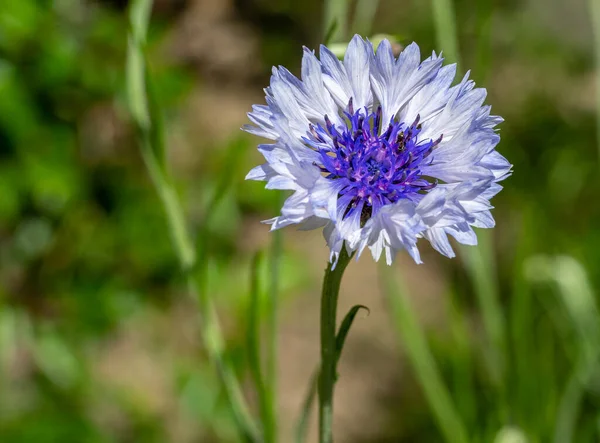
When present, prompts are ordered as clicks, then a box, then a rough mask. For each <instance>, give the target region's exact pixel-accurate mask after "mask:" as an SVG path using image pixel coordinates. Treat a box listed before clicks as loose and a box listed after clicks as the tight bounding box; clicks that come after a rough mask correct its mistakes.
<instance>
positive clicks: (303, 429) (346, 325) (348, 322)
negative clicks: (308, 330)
mask: <svg viewBox="0 0 600 443" xmlns="http://www.w3.org/2000/svg"><path fill="white" fill-rule="evenodd" d="M361 309H364V310H365V311H367V314H370V313H371V311H370V310H369V308H367V307H366V306H363V305H354V306H352V308H351V309H350V310H349V311H348V313H347V314H346V316H345V317H344V320H343V321H342V324H341V325H340V329H339V330H338V333H337V335H336V337H335V354H336V357H335V362H336V366H337V363H338V362H339V360H340V356H341V355H342V349H343V347H344V342H345V341H346V337H347V336H348V332H350V328H351V327H352V323H354V319H355V318H356V314H358V311H360V310H361ZM318 382H319V370H318V369H317V370H315V372H314V373H313V375H312V377H311V379H310V383H309V385H308V391H307V393H306V396H305V397H304V402H303V403H302V411H301V412H300V418H299V419H298V424H297V425H296V433H295V434H296V438H295V441H296V443H302V442H304V441H306V433H307V431H308V418H309V417H310V414H311V412H312V406H313V404H314V401H315V397H316V396H317V386H318Z"/></svg>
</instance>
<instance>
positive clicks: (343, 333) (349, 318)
mask: <svg viewBox="0 0 600 443" xmlns="http://www.w3.org/2000/svg"><path fill="white" fill-rule="evenodd" d="M361 309H364V310H365V311H367V315H368V314H370V313H371V311H370V310H369V308H367V307H366V306H363V305H354V306H352V308H351V309H350V310H349V311H348V313H347V314H346V316H345V317H344V320H343V321H342V324H341V325H340V329H339V331H338V333H337V335H336V337H335V354H336V357H335V359H336V366H337V363H338V362H339V360H340V357H341V355H342V349H343V347H344V342H345V341H346V337H347V336H348V332H350V328H351V327H352V323H353V322H354V319H355V318H356V314H358V311H360V310H361Z"/></svg>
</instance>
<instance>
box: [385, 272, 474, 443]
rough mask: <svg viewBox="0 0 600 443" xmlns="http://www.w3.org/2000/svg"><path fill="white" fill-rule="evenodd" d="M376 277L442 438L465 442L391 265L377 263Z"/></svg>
mask: <svg viewBox="0 0 600 443" xmlns="http://www.w3.org/2000/svg"><path fill="white" fill-rule="evenodd" d="M395 273H396V274H397V272H395ZM380 279H381V287H382V291H383V293H384V295H385V297H386V300H387V302H388V303H389V305H390V308H391V314H392V323H393V324H394V326H395V328H396V330H397V332H398V334H399V335H400V337H401V339H402V342H403V343H404V345H405V347H406V354H407V357H408V359H409V360H410V363H411V365H412V367H413V371H414V374H415V376H416V377H417V379H418V381H419V383H420V385H421V387H422V389H423V392H424V394H425V397H426V399H427V402H428V403H429V406H430V407H431V409H432V411H433V414H434V416H435V419H436V421H437V423H438V426H439V428H440V430H441V431H442V434H443V435H444V437H445V440H446V441H447V442H449V443H463V442H467V441H468V437H467V431H466V428H465V426H464V424H463V422H462V419H461V417H460V415H459V414H458V411H457V410H456V407H455V406H454V404H453V402H452V398H451V396H450V392H449V391H448V388H447V387H446V385H445V384H444V381H443V380H442V376H441V374H440V372H439V369H438V367H437V364H436V362H435V360H434V358H433V355H432V353H431V350H430V349H429V345H428V343H427V340H426V338H425V333H424V332H423V330H422V328H421V326H420V325H419V321H418V320H417V316H416V314H415V312H414V311H413V309H412V306H411V304H410V300H409V299H408V296H407V292H406V291H405V290H404V289H402V288H401V289H397V287H396V286H397V282H396V281H394V280H392V275H391V268H390V269H387V267H381V268H380Z"/></svg>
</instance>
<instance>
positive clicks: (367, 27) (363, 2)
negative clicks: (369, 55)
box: [352, 0, 379, 36]
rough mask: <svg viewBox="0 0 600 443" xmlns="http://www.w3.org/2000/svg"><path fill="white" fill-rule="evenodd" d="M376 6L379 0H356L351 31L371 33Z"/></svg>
mask: <svg viewBox="0 0 600 443" xmlns="http://www.w3.org/2000/svg"><path fill="white" fill-rule="evenodd" d="M378 6H379V0H358V1H357V3H356V9H355V10H354V20H353V22H352V32H356V33H357V34H360V35H363V36H367V35H369V34H371V31H372V28H373V19H374V18H375V13H376V12H377V7H378Z"/></svg>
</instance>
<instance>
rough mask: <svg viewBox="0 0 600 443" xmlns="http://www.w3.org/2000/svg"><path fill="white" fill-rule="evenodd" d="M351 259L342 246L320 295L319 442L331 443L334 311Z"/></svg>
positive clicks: (328, 271)
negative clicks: (343, 276)
mask: <svg viewBox="0 0 600 443" xmlns="http://www.w3.org/2000/svg"><path fill="white" fill-rule="evenodd" d="M350 259H351V256H350V255H348V253H347V252H346V248H345V247H344V246H342V250H341V252H340V256H339V259H338V262H337V265H336V266H335V268H334V266H333V264H331V263H330V264H329V265H328V266H327V269H326V270H325V277H324V279H323V292H322V293H321V373H320V376H319V442H320V443H332V442H333V432H332V430H333V386H334V384H335V381H336V378H337V375H336V369H335V368H336V340H335V336H336V311H337V301H338V294H339V292H340V283H341V281H342V275H343V274H344V270H345V269H346V266H348V263H350Z"/></svg>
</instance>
